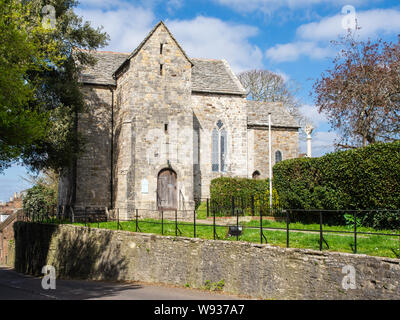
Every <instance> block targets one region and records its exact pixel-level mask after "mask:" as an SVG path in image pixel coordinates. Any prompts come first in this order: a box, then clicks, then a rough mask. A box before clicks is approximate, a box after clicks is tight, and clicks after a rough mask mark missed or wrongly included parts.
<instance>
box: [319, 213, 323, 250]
mask: <svg viewBox="0 0 400 320" xmlns="http://www.w3.org/2000/svg"><path fill="white" fill-rule="evenodd" d="M322 239H323V234H322V211H320V212H319V250H320V251H322Z"/></svg>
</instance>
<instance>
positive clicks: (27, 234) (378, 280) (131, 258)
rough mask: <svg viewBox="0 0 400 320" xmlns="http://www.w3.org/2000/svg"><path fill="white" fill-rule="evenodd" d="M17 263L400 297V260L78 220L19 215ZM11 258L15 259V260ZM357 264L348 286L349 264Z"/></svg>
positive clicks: (83, 274) (97, 276)
mask: <svg viewBox="0 0 400 320" xmlns="http://www.w3.org/2000/svg"><path fill="white" fill-rule="evenodd" d="M14 229H15V241H14V243H15V261H14V266H15V269H16V270H17V271H19V272H23V273H28V274H32V275H40V274H41V269H42V267H43V266H44V265H53V266H54V267H56V270H57V275H58V277H59V278H74V279H79V278H81V279H92V280H128V281H144V282H156V283H165V284H174V285H181V286H184V285H186V286H188V285H189V286H190V287H193V288H201V287H203V286H204V285H205V283H206V281H210V282H212V283H217V282H219V281H221V280H224V283H225V285H224V288H223V290H224V291H226V292H229V293H233V294H241V295H248V296H251V297H254V298H262V299H299V300H301V299H373V300H375V299H399V298H400V265H399V262H400V260H397V259H389V258H388V259H385V258H377V257H370V256H366V255H354V254H345V253H332V252H319V251H313V250H303V249H286V248H279V247H274V246H270V245H259V244H251V243H246V242H230V241H212V240H202V239H189V238H179V237H178V238H175V237H162V236H158V235H150V234H142V233H131V232H127V231H111V230H105V229H89V228H84V227H76V226H71V225H60V226H54V225H41V224H32V223H24V222H16V223H15V224H14ZM10 262H11V261H10ZM345 266H353V267H354V268H355V271H356V275H355V280H356V282H355V284H356V289H348V290H345V289H344V288H343V287H342V281H343V279H344V277H345V274H344V273H342V271H343V267H345Z"/></svg>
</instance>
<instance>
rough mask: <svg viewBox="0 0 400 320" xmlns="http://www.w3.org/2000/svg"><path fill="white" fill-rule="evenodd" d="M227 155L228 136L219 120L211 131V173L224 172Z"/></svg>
mask: <svg viewBox="0 0 400 320" xmlns="http://www.w3.org/2000/svg"><path fill="white" fill-rule="evenodd" d="M227 153H228V134H227V132H226V129H225V127H224V124H223V123H222V121H221V120H219V121H218V122H217V124H216V127H215V128H214V129H213V131H212V155H211V160H212V171H213V172H226V170H227V163H226V159H227V156H226V155H227Z"/></svg>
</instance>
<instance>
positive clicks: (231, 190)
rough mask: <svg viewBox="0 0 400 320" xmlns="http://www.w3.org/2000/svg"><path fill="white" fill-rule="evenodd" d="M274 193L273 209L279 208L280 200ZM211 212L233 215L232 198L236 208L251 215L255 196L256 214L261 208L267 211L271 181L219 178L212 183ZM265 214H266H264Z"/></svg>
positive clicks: (274, 192)
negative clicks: (252, 199)
mask: <svg viewBox="0 0 400 320" xmlns="http://www.w3.org/2000/svg"><path fill="white" fill-rule="evenodd" d="M272 192H273V207H274V208H278V207H279V198H278V193H277V192H276V190H274V189H273V190H272ZM210 194H211V210H213V209H215V210H216V214H217V215H231V214H232V211H231V210H232V197H233V198H234V202H235V204H234V206H235V208H240V210H241V211H243V212H242V213H243V214H247V215H250V214H251V197H252V196H254V210H255V214H256V215H257V214H259V208H260V206H261V208H262V209H263V211H266V210H267V209H268V208H269V180H257V179H246V178H217V179H214V180H212V181H211V186H210ZM263 214H265V212H263Z"/></svg>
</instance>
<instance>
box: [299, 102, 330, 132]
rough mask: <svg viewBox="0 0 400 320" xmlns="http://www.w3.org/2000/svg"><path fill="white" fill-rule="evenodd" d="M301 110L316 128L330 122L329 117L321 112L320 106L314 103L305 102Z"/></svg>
mask: <svg viewBox="0 0 400 320" xmlns="http://www.w3.org/2000/svg"><path fill="white" fill-rule="evenodd" d="M300 112H301V113H302V114H303V115H304V116H305V117H307V119H309V120H310V121H311V122H312V124H313V126H314V127H315V128H316V129H318V127H320V126H321V125H323V124H327V123H328V120H327V118H326V117H325V116H324V115H323V114H322V113H319V112H318V108H317V107H316V106H314V105H309V104H305V105H303V106H301V107H300Z"/></svg>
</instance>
